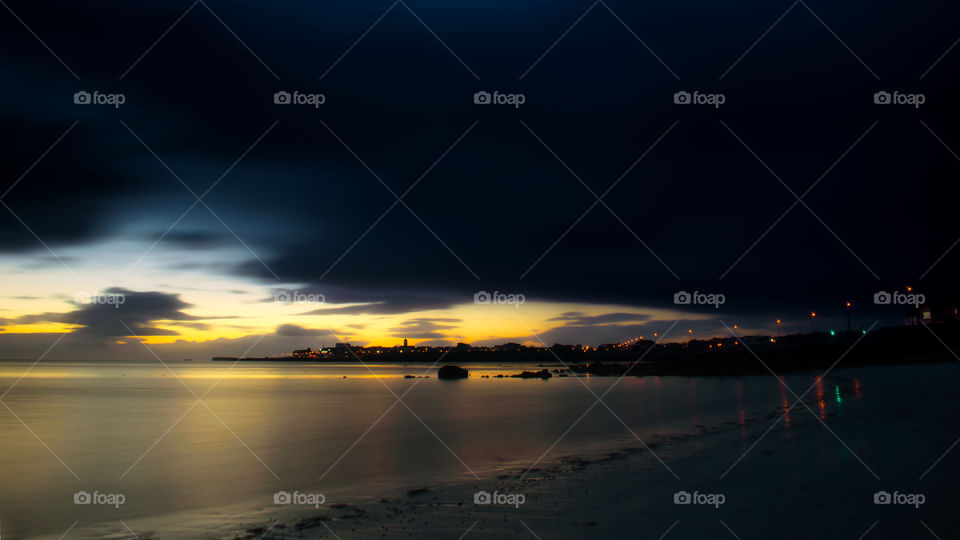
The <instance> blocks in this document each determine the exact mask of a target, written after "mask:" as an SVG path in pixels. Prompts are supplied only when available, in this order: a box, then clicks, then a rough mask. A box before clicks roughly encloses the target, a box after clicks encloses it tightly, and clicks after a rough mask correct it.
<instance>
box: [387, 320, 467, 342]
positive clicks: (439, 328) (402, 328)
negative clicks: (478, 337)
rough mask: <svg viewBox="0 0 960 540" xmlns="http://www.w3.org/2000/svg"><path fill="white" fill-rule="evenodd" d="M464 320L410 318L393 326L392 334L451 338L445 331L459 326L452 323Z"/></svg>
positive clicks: (409, 336)
mask: <svg viewBox="0 0 960 540" xmlns="http://www.w3.org/2000/svg"><path fill="white" fill-rule="evenodd" d="M459 322H462V320H461V319H454V318H446V317H439V318H430V317H419V318H416V319H409V320H406V321H404V322H402V323H401V324H400V325H398V326H395V327H393V328H391V329H390V330H391V332H393V333H392V334H391V335H392V336H393V337H402V338H414V339H441V338H449V337H451V336H448V335H447V334H445V333H444V332H445V331H449V330H454V329H456V328H457V325H456V324H450V323H459Z"/></svg>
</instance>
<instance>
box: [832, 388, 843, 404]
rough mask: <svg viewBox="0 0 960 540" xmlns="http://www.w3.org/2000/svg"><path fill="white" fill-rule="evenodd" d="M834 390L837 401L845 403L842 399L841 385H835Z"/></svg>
mask: <svg viewBox="0 0 960 540" xmlns="http://www.w3.org/2000/svg"><path fill="white" fill-rule="evenodd" d="M833 392H834V394H835V395H836V396H837V403H843V400H842V399H840V385H836V384H835V385H833Z"/></svg>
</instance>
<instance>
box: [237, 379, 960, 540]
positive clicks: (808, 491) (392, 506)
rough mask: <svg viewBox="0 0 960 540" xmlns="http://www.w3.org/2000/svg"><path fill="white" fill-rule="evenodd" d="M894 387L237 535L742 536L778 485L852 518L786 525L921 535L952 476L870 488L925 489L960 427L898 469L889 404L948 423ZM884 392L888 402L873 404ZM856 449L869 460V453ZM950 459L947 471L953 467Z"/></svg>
mask: <svg viewBox="0 0 960 540" xmlns="http://www.w3.org/2000/svg"><path fill="white" fill-rule="evenodd" d="M771 383H773V384H775V382H774V381H771ZM895 390H896V388H888V389H883V390H882V391H878V392H877V398H876V399H873V400H871V403H863V404H861V406H858V407H853V408H851V409H847V410H843V411H841V410H840V409H836V410H834V411H831V412H825V413H824V412H821V414H822V418H820V419H818V418H817V417H816V414H811V413H810V412H807V411H806V410H804V409H805V407H804V406H803V405H797V406H796V407H795V408H794V409H793V410H792V411H790V412H789V413H788V414H787V416H786V418H787V422H786V423H784V422H783V421H780V420H779V419H781V417H782V415H783V413H784V410H781V409H779V408H778V409H775V410H770V411H766V412H763V413H756V412H754V413H753V414H752V415H751V416H749V417H747V418H744V419H743V420H742V421H741V422H736V421H727V422H724V423H720V424H716V425H712V426H704V425H691V426H690V427H691V431H690V432H688V433H683V434H679V435H662V436H657V437H652V438H650V439H649V440H646V441H644V442H645V443H646V446H647V448H645V447H644V444H642V443H641V442H639V441H633V444H623V443H611V444H604V448H603V449H600V450H597V451H594V452H587V451H583V450H580V451H575V452H570V453H566V454H562V455H557V456H551V457H550V458H549V459H548V460H544V462H542V463H539V464H535V465H534V466H533V467H531V468H529V469H528V468H527V467H517V466H508V467H504V468H502V469H501V470H499V472H498V474H496V475H495V477H494V478H484V479H483V480H482V481H477V480H475V479H468V480H462V481H450V482H443V483H440V484H423V485H411V486H409V489H407V490H406V492H404V490H396V491H395V492H394V493H392V494H388V496H385V497H381V498H376V497H371V498H366V499H362V500H358V501H355V502H350V503H345V504H337V503H333V504H330V505H326V506H324V507H321V508H320V509H319V510H304V511H303V512H302V513H300V514H299V515H297V516H296V517H295V518H288V519H285V520H281V521H274V520H271V521H269V522H265V523H259V524H254V525H252V526H250V527H249V528H248V529H246V536H244V535H241V536H238V537H237V538H242V539H244V540H253V539H256V538H262V539H263V540H281V539H293V538H334V537H336V538H343V539H346V538H369V539H373V538H385V537H386V538H401V537H402V538H415V539H419V538H423V539H428V538H430V539H432V538H451V539H459V538H461V537H462V536H463V535H464V534H465V533H467V531H470V532H469V536H477V537H497V538H499V537H504V538H512V537H521V538H522V537H525V536H526V537H528V538H532V537H533V536H529V535H530V533H531V532H533V533H534V536H536V537H537V538H571V539H573V538H582V537H583V536H584V535H591V536H592V535H600V534H603V535H607V536H612V537H616V538H619V537H627V536H635V535H636V532H637V531H639V530H643V531H647V533H646V534H645V537H651V538H659V537H660V535H661V534H663V533H664V532H666V531H667V530H668V528H670V527H671V526H672V525H673V524H675V522H678V523H679V522H683V523H685V527H684V529H685V532H684V533H683V534H677V537H679V538H722V537H724V535H725V534H729V533H726V531H724V530H723V528H722V526H721V523H720V521H723V522H724V523H726V524H729V525H730V526H731V527H733V528H734V530H736V534H737V535H739V536H741V537H743V538H748V537H762V536H763V533H762V531H764V530H768V529H769V528H771V527H773V526H772V525H770V524H769V523H768V521H769V520H770V519H772V518H771V517H769V516H767V515H766V512H765V509H766V508H773V505H772V504H771V502H770V500H771V499H776V500H777V505H776V509H777V511H782V510H783V509H787V512H788V513H787V514H786V515H788V516H789V515H790V513H789V510H790V509H794V510H796V509H802V512H803V513H812V515H820V514H822V513H823V512H829V513H831V514H835V515H836V519H837V520H838V521H837V523H845V526H847V528H845V529H844V528H841V529H842V530H841V529H838V530H837V531H835V532H836V534H835V535H830V534H825V533H824V531H822V530H820V529H819V528H818V526H817V525H816V523H813V522H811V523H808V524H803V525H802V526H798V528H797V530H796V531H793V532H792V533H790V534H787V535H786V536H784V538H809V537H813V536H814V535H816V536H820V537H826V538H850V537H853V538H857V537H859V536H860V535H861V534H862V533H863V532H864V531H866V530H867V528H868V527H870V525H871V523H873V521H875V520H880V519H883V520H884V521H885V522H888V523H887V525H886V527H885V529H886V530H887V531H900V532H901V533H902V534H903V535H904V537H910V536H911V535H912V536H920V535H921V532H922V529H921V530H920V531H918V530H916V528H917V527H920V525H919V522H918V519H917V518H918V516H920V517H924V518H925V519H931V516H937V515H942V511H943V510H944V508H946V507H949V505H953V504H956V503H957V502H958V498H960V496H958V495H956V494H954V490H953V488H952V484H951V482H950V481H949V479H947V480H948V481H946V482H939V483H937V482H929V481H928V482H926V485H925V486H922V489H923V491H924V492H925V493H926V498H927V501H928V502H927V504H926V505H925V506H924V507H923V508H921V509H920V510H919V511H918V512H919V513H914V514H910V513H909V512H904V513H903V514H902V515H898V516H894V517H891V516H890V515H889V511H888V509H887V508H885V507H883V506H876V505H874V504H873V500H872V494H873V493H874V492H875V491H877V490H878V489H884V488H886V489H888V490H891V491H892V490H893V489H896V488H898V487H900V488H901V490H904V489H906V490H909V489H916V490H919V489H921V487H917V486H916V476H917V475H919V472H922V470H923V469H924V468H925V467H926V466H927V465H929V464H930V463H932V462H933V461H934V460H935V459H936V457H937V456H938V455H939V454H940V453H941V452H942V451H944V450H946V448H947V447H948V446H949V440H951V439H950V438H951V437H953V434H952V433H951V434H941V433H938V434H937V436H936V437H935V438H944V440H943V441H942V443H941V442H938V443H937V444H928V445H926V446H924V447H923V451H922V452H918V451H917V450H914V455H913V456H911V457H914V458H916V457H920V458H922V459H918V460H917V461H918V462H917V463H916V464H912V465H915V467H914V468H916V471H919V472H916V471H908V472H909V474H901V473H897V474H891V471H890V470H889V467H881V465H884V464H885V465H890V462H891V461H897V460H898V459H899V456H897V455H895V454H896V452H893V454H894V455H892V456H891V455H889V454H890V452H889V451H886V450H884V449H883V448H882V446H881V445H878V444H877V441H887V440H888V439H889V437H890V434H889V430H888V429H887V425H886V423H885V421H884V418H887V417H888V415H890V414H898V415H900V416H902V415H903V414H904V412H905V411H906V412H907V413H908V415H909V416H915V422H914V425H915V427H914V429H913V432H912V434H916V433H917V432H922V433H924V434H925V435H927V436H930V435H932V432H933V431H935V430H937V429H938V426H936V425H935V424H930V425H928V424H927V423H925V420H924V418H923V415H922V414H921V413H919V412H918V411H913V413H912V414H911V409H909V405H910V404H911V403H912V401H913V399H914V398H916V397H921V396H927V395H928V394H927V393H926V392H925V391H924V390H922V389H919V388H918V389H914V390H915V391H916V392H917V393H916V394H911V393H905V392H901V393H900V394H894V393H891V391H895ZM930 397H931V398H933V399H935V400H936V403H937V404H938V406H942V407H944V409H945V410H944V413H945V414H947V415H948V416H950V415H952V414H954V413H960V406H958V405H957V404H955V403H953V402H952V396H951V395H950V390H949V389H941V390H940V391H939V392H938V393H937V394H936V395H935V396H930ZM804 403H805V404H806V406H807V407H810V408H811V412H812V411H818V410H819V411H824V409H818V405H819V403H818V400H817V399H816V398H815V397H808V398H806V399H805V400H804ZM878 404H880V405H882V409H884V410H880V411H878V410H876V407H877V405H878ZM905 406H906V407H907V408H906V409H904V407H905ZM827 410H829V409H827ZM821 420H822V421H823V422H825V423H826V424H827V425H829V426H830V429H831V430H832V431H835V432H839V433H842V436H838V437H842V441H843V442H841V440H840V439H837V438H834V437H832V436H831V434H830V431H828V430H826V429H823V426H822V425H821ZM927 420H929V419H927ZM775 422H777V423H778V424H779V425H775V424H774V423H775ZM771 426H774V427H775V428H771ZM767 431H770V433H769V434H768V433H767ZM847 442H849V444H850V445H851V446H852V447H853V448H856V449H857V450H856V451H855V452H854V451H850V452H848V451H847V449H845V448H844V445H845V444H846V443H847ZM886 444H890V443H889V442H888V443H886ZM825 452H826V453H825ZM855 454H856V455H855ZM742 456H743V457H742ZM741 459H742V461H741ZM860 459H863V460H865V462H869V463H870V467H868V466H866V464H865V463H864V464H863V465H862V466H861V463H860V462H859V460H860ZM660 460H662V463H661V461H660ZM884 462H886V463H884ZM664 463H665V464H666V465H664ZM871 467H874V468H876V470H878V471H882V472H881V474H880V476H881V477H882V478H884V481H883V482H881V481H877V480H876V479H874V478H873V477H872V475H871V471H872V470H873V469H871ZM949 467H951V466H950V465H946V466H944V467H943V469H942V470H940V472H941V473H946V472H947V471H948V468H949ZM725 471H726V472H725ZM479 491H486V492H488V493H499V494H501V495H502V496H509V495H516V494H522V495H523V496H524V499H525V500H524V503H523V504H522V505H519V506H517V505H514V506H511V505H478V504H476V503H475V501H474V496H475V495H476V493H477V492H479ZM678 491H687V492H690V493H693V492H700V493H720V494H723V495H724V498H725V499H726V501H725V503H724V504H723V505H722V506H719V507H716V508H715V507H709V506H708V507H693V506H683V505H677V504H674V500H673V497H674V494H675V493H676V492H678ZM938 512H941V513H940V514H938ZM850 516H859V517H858V518H856V519H854V518H852V517H850ZM814 521H816V520H814ZM751 528H755V530H754V531H753V534H752V535H751V534H747V533H749V532H750V530H751ZM944 530H947V529H944ZM218 538H222V539H224V540H225V539H227V538H233V537H232V536H224V537H218Z"/></svg>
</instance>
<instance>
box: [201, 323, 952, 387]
mask: <svg viewBox="0 0 960 540" xmlns="http://www.w3.org/2000/svg"><path fill="white" fill-rule="evenodd" d="M951 349H953V350H957V349H960V324H956V323H950V324H938V325H931V326H926V327H925V326H903V327H886V328H879V329H876V330H874V331H871V332H869V333H866V332H860V331H857V332H832V333H830V332H818V333H809V334H794V335H788V336H781V337H776V336H743V337H729V338H714V339H706V340H689V341H686V342H682V343H665V344H657V343H656V342H654V341H652V340H642V339H641V340H636V341H633V342H631V343H630V344H629V345H623V344H617V345H607V346H599V347H587V346H582V345H559V344H557V345H553V346H551V347H528V346H523V345H519V344H516V343H508V344H504V345H498V346H493V347H472V346H470V345H465V344H462V343H461V344H459V345H457V346H451V347H406V346H403V347H392V348H385V347H371V348H364V347H352V346H350V345H349V344H338V345H337V346H336V347H333V348H330V349H325V350H323V352H319V351H313V350H311V349H305V350H304V351H298V353H301V354H296V353H295V354H293V355H290V356H278V357H245V358H238V357H228V356H217V357H214V358H213V361H216V362H220V361H230V362H237V361H243V362H269V363H282V362H296V363H303V362H308V363H326V362H331V363H333V362H336V363H344V362H346V363H368V362H369V363H387V362H389V363H436V362H442V363H443V364H470V363H473V364H498V363H525V364H534V365H538V366H547V367H567V368H569V370H570V371H571V372H573V373H575V374H589V375H600V376H603V375H612V376H619V375H623V374H629V375H637V376H644V375H652V376H656V375H739V374H755V373H766V372H768V371H769V370H773V371H775V372H776V373H787V372H797V371H807V370H814V369H826V368H828V367H830V366H831V365H833V364H834V363H836V362H838V361H839V362H840V363H841V364H842V365H844V366H854V365H889V364H913V363H931V362H946V361H953V360H956V358H955V357H954V356H953V353H952V352H950V351H951ZM303 353H307V354H303ZM638 360H639V361H638Z"/></svg>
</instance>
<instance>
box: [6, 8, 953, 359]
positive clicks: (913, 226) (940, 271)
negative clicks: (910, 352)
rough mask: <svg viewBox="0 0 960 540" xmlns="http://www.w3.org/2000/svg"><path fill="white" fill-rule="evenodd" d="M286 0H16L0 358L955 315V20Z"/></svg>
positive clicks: (579, 338)
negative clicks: (915, 310)
mask: <svg viewBox="0 0 960 540" xmlns="http://www.w3.org/2000/svg"><path fill="white" fill-rule="evenodd" d="M274 4H275V3H271V4H266V3H262V2H246V1H236V2H224V1H218V0H204V1H202V2H191V1H176V2H173V1H164V2H150V3H146V2H110V1H108V2H100V3H97V4H96V6H95V7H93V6H91V5H89V4H77V3H68V2H52V3H44V4H43V5H38V4H36V3H31V2H26V1H19V0H7V1H5V5H4V8H5V9H0V28H2V31H0V58H2V62H0V82H2V85H3V91H2V92H0V119H2V121H0V126H2V128H0V138H2V141H0V142H2V148H3V149H4V152H3V156H2V159H0V190H2V195H0V202H2V206H3V208H0V273H2V280H0V357H2V358H36V357H38V356H39V355H47V356H48V357H50V358H87V359H128V358H144V357H147V358H150V357H152V355H154V354H158V355H161V356H166V355H169V356H172V357H179V356H183V357H193V356H197V357H199V358H202V357H206V356H212V355H238V354H245V353H249V354H280V353H283V352H287V351H290V350H292V349H294V348H301V347H305V346H314V347H316V346H320V345H323V344H326V345H330V344H332V343H335V342H338V341H350V342H351V343H355V344H377V345H395V344H398V343H400V342H401V341H402V340H403V339H404V338H408V339H409V340H410V341H411V342H412V343H417V344H421V343H422V344H430V345H441V344H451V343H456V342H460V341H463V342H469V343H474V344H490V343H501V342H506V341H517V342H522V343H527V344H531V345H537V344H542V343H546V344H552V343H555V342H562V343H585V344H592V345H596V344H601V343H612V342H618V341H622V340H626V339H631V338H634V337H638V336H646V337H650V336H652V335H653V333H654V332H657V333H658V335H659V334H661V333H664V332H665V331H666V330H667V329H669V328H673V330H671V332H672V335H668V336H667V337H666V339H681V338H683V339H685V338H686V337H688V336H690V335H693V336H694V337H707V336H717V335H728V334H727V332H728V331H727V329H726V327H725V325H728V326H732V325H733V324H737V325H738V327H739V328H740V329H742V331H743V332H744V333H755V334H764V333H766V334H772V333H775V332H777V331H779V329H778V327H777V324H776V320H777V319H781V320H782V321H783V323H782V331H784V332H803V331H810V330H811V329H817V330H825V329H828V328H837V329H842V328H845V325H846V320H847V319H846V311H845V308H844V305H845V302H851V304H852V308H851V319H852V324H853V326H855V327H860V326H861V325H863V326H864V327H870V326H871V325H872V324H874V323H875V322H877V323H878V324H885V325H892V324H900V323H901V322H902V316H903V314H904V312H905V311H906V310H907V309H908V308H909V306H904V305H883V304H879V305H878V304H876V303H875V300H874V296H875V295H876V294H877V293H879V292H881V291H887V292H891V293H892V292H894V291H899V292H905V291H906V287H908V286H910V287H912V289H913V291H915V292H918V293H922V294H923V295H924V296H925V298H926V299H927V300H930V301H934V302H950V301H952V300H953V299H955V298H956V297H957V286H956V282H955V280H954V279H951V278H953V277H954V276H956V275H957V268H958V263H960V260H958V257H960V253H958V252H960V249H953V248H954V246H955V244H956V242H957V240H958V236H960V228H958V227H957V224H956V218H955V216H956V200H957V199H956V196H957V193H958V187H957V181H958V173H960V157H958V154H957V152H958V151H960V132H958V128H957V125H956V123H955V122H953V121H952V119H954V118H957V114H956V113H957V105H956V102H957V101H956V96H957V91H956V90H957V85H956V77H955V75H954V74H955V73H956V72H957V68H958V65H960V51H957V50H954V49H953V46H954V45H956V43H957V40H958V39H960V31H958V30H957V29H956V25H955V24H951V20H955V19H953V18H952V17H951V16H955V15H957V11H958V10H960V8H958V7H956V6H953V5H948V4H944V3H942V2H930V1H922V2H919V3H915V4H912V5H911V6H910V9H909V10H905V9H904V7H903V6H902V4H900V3H894V2H889V1H881V2H869V3H868V2H855V3H846V4H844V5H835V4H833V3H828V2H817V1H805V2H789V1H788V2H759V1H757V2H745V1H738V2H731V3H725V4H723V5H719V4H716V3H714V2H689V3H684V4H670V5H664V4H663V3H660V2H625V1H616V0H605V1H603V2H590V1H585V2H584V1H566V0H564V1H559V2H437V1H422V0H405V1H403V2H399V1H383V2H381V1H371V2H362V3H356V2H340V1H333V2H323V3H308V2H284V3H280V4H279V5H274ZM78 92H87V93H89V94H90V95H91V99H92V100H97V99H100V100H102V101H105V103H102V104H98V103H91V104H83V103H80V104H77V103H75V100H76V99H77V93H78ZM278 92H287V93H289V94H290V96H291V98H292V99H296V98H297V97H298V96H300V98H301V100H302V101H304V102H303V103H293V104H283V103H281V104H277V103H275V100H276V99H277V96H276V94H277V93H278ZM479 92H487V93H489V94H490V95H491V99H493V100H496V99H497V98H498V96H499V99H500V100H502V101H503V103H489V104H486V103H482V101H483V99H485V98H484V97H483V96H482V95H480V96H478V95H477V93H479ZM679 92H686V93H688V94H689V95H690V96H691V99H692V100H700V101H702V103H691V104H684V103H682V100H683V99H684V98H683V97H682V95H680V96H681V97H678V95H679V94H678V93H679ZM878 92H888V93H889V94H890V96H892V97H891V99H892V100H897V99H901V100H903V102H902V103H893V104H883V103H881V104H877V103H876V100H877V99H878V98H877V96H876V94H877V93H878ZM320 95H322V98H317V97H313V98H310V97H309V96H320ZM118 96H122V97H118ZM518 96H522V98H521V97H518ZM918 96H920V97H919V98H918ZM311 99H312V101H311ZM478 99H479V100H480V101H481V103H480V104H478V103H476V101H477V100H478ZM678 99H679V100H681V103H679V104H678V103H676V101H677V100H678ZM881 99H882V98H881ZM118 100H121V101H122V103H121V104H117V103H116V102H117V101H118ZM318 100H320V101H322V104H316V102H317V101H318ZM918 100H920V101H922V103H917V102H918ZM518 101H520V102H521V103H518ZM682 291H686V292H689V293H693V292H698V293H702V295H722V299H723V303H722V304H718V303H716V302H715V303H714V305H694V304H683V303H679V304H678V303H676V298H675V297H676V295H677V294H678V293H681V292H682ZM483 292H486V293H491V294H492V293H494V292H496V293H497V295H496V296H494V298H495V299H502V300H503V301H504V302H506V303H498V301H496V300H495V301H493V302H490V303H482V302H481V303H478V302H477V301H476V295H478V294H480V295H481V297H482V293H483ZM705 297H706V296H700V298H705ZM110 298H114V299H116V298H122V299H123V300H122V303H119V302H117V301H115V300H114V301H113V302H112V303H111V302H110ZM712 298H714V299H716V298H719V297H718V296H713V297H712ZM91 299H93V301H92V302H91ZM520 299H522V303H520V302H519V300H520ZM287 300H292V301H287ZM811 312H816V313H817V314H818V316H817V320H816V321H815V322H814V321H811V317H810V314H811ZM677 321H679V322H677ZM675 323H676V325H675V326H674V324H675ZM691 331H692V333H691ZM144 345H146V346H144Z"/></svg>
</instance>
